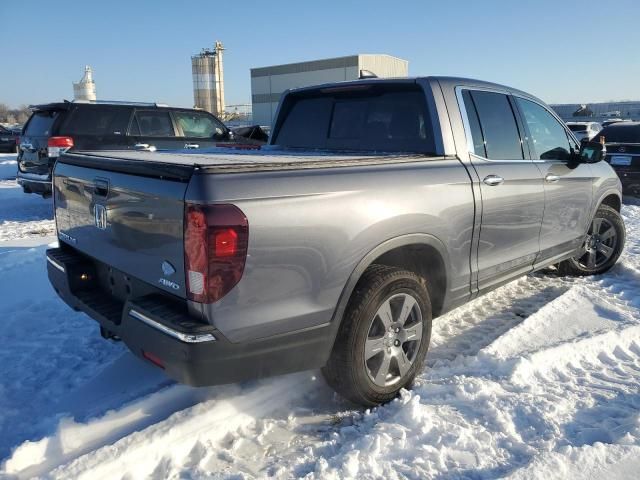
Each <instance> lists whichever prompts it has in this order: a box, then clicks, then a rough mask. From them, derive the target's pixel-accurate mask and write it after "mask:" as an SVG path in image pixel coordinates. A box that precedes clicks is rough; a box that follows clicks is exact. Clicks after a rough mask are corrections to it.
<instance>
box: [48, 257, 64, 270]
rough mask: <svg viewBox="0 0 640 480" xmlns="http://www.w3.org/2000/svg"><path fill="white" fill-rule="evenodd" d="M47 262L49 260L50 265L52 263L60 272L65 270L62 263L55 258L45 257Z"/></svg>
mask: <svg viewBox="0 0 640 480" xmlns="http://www.w3.org/2000/svg"><path fill="white" fill-rule="evenodd" d="M47 262H49V263H50V264H51V265H53V266H54V267H55V268H57V269H58V270H60V271H61V272H62V273H64V272H65V270H64V267H63V266H62V265H60V264H59V263H58V262H56V261H55V260H53V259H52V258H50V257H47Z"/></svg>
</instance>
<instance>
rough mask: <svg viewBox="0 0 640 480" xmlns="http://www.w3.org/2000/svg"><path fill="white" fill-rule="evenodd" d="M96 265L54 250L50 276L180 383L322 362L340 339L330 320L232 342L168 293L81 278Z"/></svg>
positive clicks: (68, 297)
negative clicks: (107, 287)
mask: <svg viewBox="0 0 640 480" xmlns="http://www.w3.org/2000/svg"><path fill="white" fill-rule="evenodd" d="M91 270H92V266H91V260H89V259H87V258H86V257H83V256H81V255H79V254H76V253H74V252H73V251H72V250H69V249H61V248H55V249H50V250H47V272H48V276H49V281H50V282H51V284H52V286H53V287H54V289H55V290H56V292H57V293H58V295H59V296H60V297H61V298H62V299H63V300H64V301H65V302H66V303H67V304H68V305H69V306H70V307H72V308H73V309H75V310H78V311H82V312H84V313H86V314H87V315H89V316H90V317H91V318H93V319H94V320H96V321H97V322H98V323H99V324H100V326H101V327H102V328H104V329H105V330H108V331H109V332H110V333H112V334H113V335H117V336H118V337H120V338H121V339H122V340H123V341H124V343H125V344H126V345H127V347H129V349H130V350H131V351H132V352H133V353H134V354H135V355H137V356H139V357H141V358H146V359H147V360H150V359H151V358H152V359H155V360H157V361H154V362H153V363H154V364H156V365H157V366H160V365H158V363H160V364H161V368H163V369H164V370H165V372H166V374H167V375H168V376H169V377H171V378H173V379H174V380H177V381H178V382H180V383H185V384H188V385H193V386H204V385H217V384H224V383H234V382H238V381H242V380H248V379H253V378H262V377H267V376H272V375H279V374H284V373H290V372H294V371H300V370H308V369H312V368H319V367H321V366H323V365H324V364H325V363H326V361H327V358H328V356H329V353H330V351H331V348H332V345H333V336H332V334H331V331H330V327H329V326H324V327H320V328H314V329H309V330H305V331H297V332H292V333H290V334H286V335H280V336H277V337H269V338H266V339H261V340H256V341H252V342H245V343H231V342H229V341H228V340H227V339H226V338H224V336H223V335H222V334H221V333H220V332H219V331H218V330H216V329H215V328H214V327H213V326H211V325H206V324H203V323H201V322H198V321H196V320H194V319H193V318H192V317H190V316H189V315H188V313H186V311H185V309H184V305H183V304H182V305H181V304H180V302H179V301H172V300H171V299H169V298H167V297H166V296H162V295H146V296H143V297H140V298H135V299H128V300H126V301H125V302H122V301H118V300H117V299H116V298H114V297H112V296H111V295H110V294H109V293H108V292H105V291H103V290H100V289H91V288H86V286H83V285H80V284H79V277H80V275H81V274H82V273H87V272H88V273H89V275H91ZM152 361H153V360H152ZM158 361H159V362H158Z"/></svg>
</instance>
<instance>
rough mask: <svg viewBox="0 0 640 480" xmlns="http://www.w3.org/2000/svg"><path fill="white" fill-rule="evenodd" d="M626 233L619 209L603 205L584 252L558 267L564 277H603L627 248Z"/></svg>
mask: <svg viewBox="0 0 640 480" xmlns="http://www.w3.org/2000/svg"><path fill="white" fill-rule="evenodd" d="M625 238H626V230H625V226H624V222H623V220H622V217H621V216H620V214H619V213H618V211H617V210H615V209H613V208H611V207H609V206H607V205H601V206H600V207H599V208H598V210H597V211H596V214H595V215H594V217H593V220H592V222H591V226H590V227H589V232H588V233H587V236H586V238H585V241H584V244H583V245H582V247H581V248H580V252H579V253H578V255H576V256H575V257H573V258H570V259H569V260H565V261H564V262H561V263H560V264H559V265H558V271H559V272H560V274H561V275H571V276H587V275H600V274H602V273H605V272H607V271H608V270H610V269H611V267H613V266H614V265H615V264H616V262H617V261H618V258H620V254H621V253H622V249H623V248H624V242H625Z"/></svg>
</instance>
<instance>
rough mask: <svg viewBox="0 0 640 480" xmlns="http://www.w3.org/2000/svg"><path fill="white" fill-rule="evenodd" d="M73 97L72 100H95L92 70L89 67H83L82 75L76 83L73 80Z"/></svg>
mask: <svg viewBox="0 0 640 480" xmlns="http://www.w3.org/2000/svg"><path fill="white" fill-rule="evenodd" d="M73 98H74V100H84V101H87V100H88V101H95V99H96V84H95V82H94V81H93V72H92V71H91V67H90V66H89V65H86V66H85V67H84V75H83V76H82V78H81V79H80V81H79V82H78V83H76V82H73Z"/></svg>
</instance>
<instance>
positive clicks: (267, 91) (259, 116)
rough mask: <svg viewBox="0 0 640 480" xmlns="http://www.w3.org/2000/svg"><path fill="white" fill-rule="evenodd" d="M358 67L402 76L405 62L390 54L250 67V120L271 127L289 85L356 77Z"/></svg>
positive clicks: (391, 75) (299, 85) (389, 75)
mask: <svg viewBox="0 0 640 480" xmlns="http://www.w3.org/2000/svg"><path fill="white" fill-rule="evenodd" d="M360 70H369V71H371V72H373V73H375V74H376V75H377V76H378V77H406V76H407V75H408V73H409V62H408V61H407V60H403V59H401V58H397V57H392V56H391V55H369V54H360V55H350V56H347V57H338V58H327V59H324V60H312V61H308V62H300V63H289V64H286V65H275V66H271V67H261V68H252V69H251V103H252V110H253V123H256V124H259V125H266V126H271V123H272V121H273V117H274V116H275V114H276V109H277V108H278V102H279V101H280V96H281V95H282V93H283V92H284V91H285V90H287V89H289V88H296V87H306V86H309V85H317V84H321V83H328V82H340V81H344V80H356V79H357V78H358V77H359V75H360Z"/></svg>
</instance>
